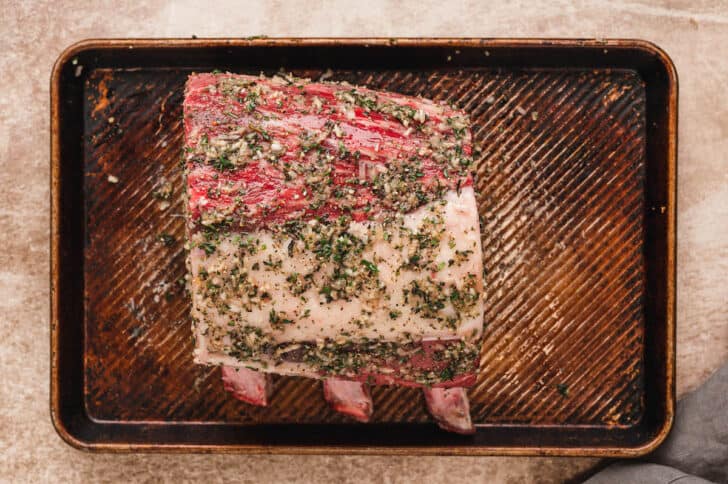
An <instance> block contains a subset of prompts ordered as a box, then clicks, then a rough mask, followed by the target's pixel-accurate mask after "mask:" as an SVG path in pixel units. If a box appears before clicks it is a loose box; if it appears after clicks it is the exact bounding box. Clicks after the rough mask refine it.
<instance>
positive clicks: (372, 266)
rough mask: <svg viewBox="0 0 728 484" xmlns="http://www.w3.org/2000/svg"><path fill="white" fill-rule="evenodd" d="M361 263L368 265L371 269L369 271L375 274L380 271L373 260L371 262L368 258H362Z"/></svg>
mask: <svg viewBox="0 0 728 484" xmlns="http://www.w3.org/2000/svg"><path fill="white" fill-rule="evenodd" d="M361 265H363V266H364V267H366V268H367V269H368V270H369V272H371V273H373V274H376V273H377V272H379V268H378V267H377V266H376V265H375V264H374V263H373V262H369V261H368V260H366V259H362V260H361Z"/></svg>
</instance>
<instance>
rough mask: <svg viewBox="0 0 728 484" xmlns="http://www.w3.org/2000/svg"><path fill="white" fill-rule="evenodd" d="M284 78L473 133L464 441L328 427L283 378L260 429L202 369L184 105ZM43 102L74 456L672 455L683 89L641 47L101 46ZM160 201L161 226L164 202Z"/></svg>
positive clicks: (398, 422)
mask: <svg viewBox="0 0 728 484" xmlns="http://www.w3.org/2000/svg"><path fill="white" fill-rule="evenodd" d="M281 68H282V69H285V70H286V71H291V72H293V73H294V74H296V75H299V76H305V77H311V78H314V79H315V78H319V77H320V76H322V75H324V74H325V76H324V77H328V78H329V79H331V80H338V81H343V80H346V81H349V82H351V83H356V84H364V85H367V86H369V87H372V88H376V89H385V90H392V91H397V92H402V93H405V94H414V95H422V96H425V97H428V98H433V99H437V100H444V101H450V102H453V103H455V104H456V105H458V106H460V107H462V108H464V109H465V110H467V111H468V112H469V113H470V115H471V117H472V120H473V123H474V129H473V131H474V137H475V142H476V143H478V144H480V145H481V147H482V154H481V155H479V156H478V157H477V159H476V176H477V184H476V187H477V192H478V203H479V210H480V213H481V215H482V217H483V220H484V234H483V247H484V249H483V250H484V261H485V265H486V271H487V275H486V289H485V291H486V294H485V300H486V305H487V310H486V316H485V325H486V331H485V337H484V340H483V349H482V354H481V362H480V371H479V379H478V382H477V384H476V386H475V387H473V388H472V389H471V390H470V399H471V405H472V414H473V418H474V420H475V422H476V423H477V427H478V431H477V433H476V434H475V435H474V436H471V437H463V436H457V435H452V434H449V433H446V432H443V431H441V430H439V429H438V428H437V427H436V426H435V425H434V424H433V423H432V422H431V421H430V418H429V417H428V415H427V413H426V412H425V408H424V402H423V400H422V398H421V396H420V393H419V392H417V391H416V390H413V389H408V388H397V387H377V388H375V389H374V391H373V397H374V401H375V409H376V410H375V413H374V416H373V422H372V423H371V424H367V425H361V424H355V423H352V422H351V421H349V420H346V418H345V417H342V416H340V415H338V414H336V413H334V412H332V411H331V410H330V409H329V408H328V407H327V405H326V404H325V402H324V400H323V398H322V396H321V386H320V383H318V382H316V381H312V380H307V379H300V378H276V380H275V385H274V392H273V399H272V401H273V403H272V405H271V407H269V408H254V407H251V406H248V405H245V404H243V403H240V402H238V401H236V400H235V399H233V398H231V397H229V396H228V395H227V394H226V393H225V392H224V390H223V388H222V384H221V382H220V374H219V370H218V369H214V368H212V369H211V368H206V367H201V366H197V365H194V364H193V362H192V341H191V336H190V329H189V324H188V311H189V302H188V298H187V297H186V296H185V294H184V293H183V290H182V288H181V286H180V285H179V284H178V283H177V281H179V279H180V278H182V277H183V276H184V270H185V269H184V249H183V244H182V237H183V219H182V218H181V216H180V215H181V213H182V210H181V203H182V202H181V195H182V191H183V185H182V178H181V170H180V168H179V157H180V151H181V147H182V123H181V115H182V112H181V101H182V88H183V84H184V82H185V78H186V76H187V75H188V74H189V73H190V72H192V71H209V70H213V69H220V70H230V71H233V72H246V73H258V72H261V71H263V72H266V73H269V74H270V73H274V72H276V71H278V70H279V69H281ZM51 101H52V102H51V106H52V107H51V126H52V138H51V152H52V158H51V164H52V178H51V184H52V247H51V249H52V250H51V254H52V274H51V282H52V304H51V308H52V309H51V325H52V331H51V360H52V370H51V390H52V391H51V415H52V419H53V422H54V424H55V426H56V429H57V430H58V432H59V434H60V435H61V436H62V437H63V438H64V439H65V440H66V441H67V442H69V443H71V444H72V445H74V446H77V447H80V448H84V449H89V450H109V451H130V450H144V451H171V450H177V451H179V450H187V451H204V452H213V451H215V452H231V451H239V452H278V453H280V452H290V453H377V454H380V453H382V454H386V453H389V454H395V453H397V454H402V453H408V454H415V453H421V454H424V453H427V454H459V455H476V454H551V455H598V456H635V455H641V454H644V453H646V452H648V451H650V450H651V449H654V448H655V447H656V446H657V445H658V444H659V443H660V442H661V441H662V440H663V439H664V437H665V436H666V435H667V433H668V431H669V429H670V426H671V423H672V418H673V411H674V383H675V377H674V358H675V346H674V341H675V336H674V335H675V317H674V316H675V233H676V232H675V213H676V212H675V187H676V124H677V78H676V73H675V70H674V67H673V65H672V63H671V62H670V60H669V58H668V57H667V55H666V54H665V53H664V52H662V51H661V50H660V49H659V48H657V47H655V46H654V45H652V44H650V43H647V42H643V41H635V40H606V41H595V40H538V39H530V40H516V39H495V40H493V39H254V40H237V39H235V40H209V39H197V40H180V39H177V40H92V41H86V42H82V43H80V44H77V45H74V46H72V47H70V48H69V49H67V50H66V51H65V52H64V53H63V54H62V55H61V57H60V58H59V60H58V62H57V63H56V66H55V68H54V70H53V77H52V84H51ZM162 177H163V178H165V179H166V180H168V181H169V182H170V183H171V185H172V187H173V196H172V199H171V200H170V202H171V204H170V206H169V207H165V206H164V204H162V205H161V206H160V200H158V199H157V198H155V196H154V193H155V190H157V189H158V188H159V184H160V179H161V178H162ZM160 234H166V235H170V236H171V237H172V238H173V239H174V240H173V241H172V239H170V238H169V237H167V238H166V241H167V244H165V243H161V242H160V241H159V236H160ZM170 242H171V243H170Z"/></svg>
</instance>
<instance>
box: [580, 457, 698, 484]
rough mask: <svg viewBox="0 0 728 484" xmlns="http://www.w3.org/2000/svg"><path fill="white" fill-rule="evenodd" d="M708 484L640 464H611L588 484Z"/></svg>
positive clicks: (696, 478)
mask: <svg viewBox="0 0 728 484" xmlns="http://www.w3.org/2000/svg"><path fill="white" fill-rule="evenodd" d="M673 482H675V483H677V482H679V483H680V484H710V482H711V481H706V480H705V479H701V478H700V477H695V476H691V475H690V474H685V473H684V472H682V471H679V470H677V469H673V468H672V467H668V466H661V465H659V464H647V463H640V462H620V463H618V464H612V465H611V466H609V467H607V468H606V469H604V470H603V471H601V472H600V473H598V474H596V475H595V476H594V477H592V478H591V479H589V480H587V481H586V483H588V484H614V483H619V484H622V483H624V484H632V483H635V484H637V483H639V484H667V483H673Z"/></svg>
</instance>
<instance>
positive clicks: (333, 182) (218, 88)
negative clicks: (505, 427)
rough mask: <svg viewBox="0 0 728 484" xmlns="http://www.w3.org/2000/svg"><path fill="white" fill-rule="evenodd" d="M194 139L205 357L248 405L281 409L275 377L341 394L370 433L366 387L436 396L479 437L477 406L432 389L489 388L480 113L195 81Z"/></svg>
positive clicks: (188, 147) (247, 79)
mask: <svg viewBox="0 0 728 484" xmlns="http://www.w3.org/2000/svg"><path fill="white" fill-rule="evenodd" d="M184 125H185V153H184V160H185V167H186V175H187V196H188V203H187V227H188V238H189V240H188V244H189V252H188V266H189V271H190V277H191V283H190V284H191V285H190V288H191V294H192V319H193V332H194V335H195V339H196V344H195V360H196V361H197V362H198V363H200V364H207V365H222V366H223V367H224V375H225V381H226V388H228V389H230V390H231V391H233V392H234V394H235V395H236V396H237V397H238V398H240V399H241V400H244V401H247V402H249V403H257V404H266V403H267V401H268V391H267V388H268V385H267V382H266V381H265V380H264V376H263V375H261V373H277V374H283V375H299V376H306V377H311V378H319V379H325V380H327V379H330V381H328V382H327V384H326V392H325V393H326V397H327V400H329V401H330V402H332V405H334V406H335V408H338V409H343V410H341V411H343V412H345V413H348V414H350V415H353V416H355V418H357V419H358V420H367V419H368V417H369V415H370V414H371V409H372V404H371V398H370V397H369V392H368V389H367V388H366V385H367V384H398V385H410V386H421V387H424V388H426V389H427V391H428V392H429V393H428V396H427V398H428V400H427V401H428V404H429V408H430V409H431V411H432V412H433V414H434V416H435V417H436V419H437V421H438V422H439V423H440V424H441V426H443V427H444V428H448V429H451V430H455V431H458V432H465V433H467V432H470V431H472V424H470V423H469V422H470V421H469V419H467V422H468V424H469V426H468V425H463V423H462V422H463V421H464V419H463V412H466V413H467V410H468V409H467V406H468V402H467V396H466V395H465V392H464V391H462V390H460V391H459V393H458V398H452V395H454V393H453V392H432V391H430V389H433V388H452V387H457V388H462V387H467V386H469V385H472V384H473V383H474V381H475V373H474V372H475V369H476V362H477V357H478V352H479V340H480V336H481V331H482V319H483V301H482V296H481V295H482V284H483V278H482V269H483V263H482V255H481V246H480V228H479V223H478V213H477V207H476V201H475V195H474V192H473V180H472V177H471V174H470V166H471V163H472V157H471V149H472V148H471V134H470V127H469V120H468V117H467V115H466V114H465V113H463V112H462V111H458V110H455V109H452V108H450V107H448V106H446V105H442V104H438V103H435V102H433V101H430V100H427V99H422V98H415V97H408V96H402V95H399V94H394V93H388V92H379V91H373V90H369V89H365V88H360V87H353V86H350V85H344V84H335V83H313V82H309V81H306V80H302V79H296V78H290V77H274V78H266V77H262V76H260V77H257V76H246V75H235V74H214V73H213V74H193V75H191V76H190V77H189V79H188V82H187V86H186V91H185V101H184ZM236 368H237V369H244V370H245V371H237V372H235V374H233V373H231V369H236ZM246 379H248V380H251V379H252V380H257V381H252V382H251V381H248V380H246ZM261 379H263V380H261ZM357 382H358V384H357ZM246 388H250V389H252V391H253V392H254V394H253V395H247V396H246V395H245V391H246ZM446 397H447V398H446ZM347 398H350V399H351V401H347ZM433 399H434V400H433ZM453 405H455V406H457V408H455V409H454V411H453ZM443 408H445V410H443ZM346 409H349V410H350V411H348V412H347V411H346ZM351 409H355V410H351ZM448 415H459V416H460V421H459V422H457V423H456V424H448V423H447V421H446V420H447V419H448ZM443 422H445V423H443ZM466 427H467V428H466Z"/></svg>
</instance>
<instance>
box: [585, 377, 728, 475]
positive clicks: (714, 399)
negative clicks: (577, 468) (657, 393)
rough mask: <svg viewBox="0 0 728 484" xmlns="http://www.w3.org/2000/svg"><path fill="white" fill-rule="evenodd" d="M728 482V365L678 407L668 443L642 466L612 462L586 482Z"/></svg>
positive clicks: (648, 457)
mask: <svg viewBox="0 0 728 484" xmlns="http://www.w3.org/2000/svg"><path fill="white" fill-rule="evenodd" d="M705 479H709V480H710V481H715V482H720V483H727V484H728V365H725V366H723V367H722V368H721V369H719V370H718V371H716V372H715V373H714V374H713V375H712V376H711V377H710V378H709V379H708V381H706V382H705V383H704V384H703V385H702V386H701V387H700V388H698V389H697V390H695V391H694V392H692V393H690V394H688V395H686V396H685V397H684V398H683V399H682V400H680V401H679V402H678V404H677V410H676V417H675V424H674V426H673V429H672V432H670V435H669V436H668V437H667V439H666V440H665V442H664V443H663V444H662V445H661V446H660V447H659V448H658V449H657V450H656V451H655V452H653V453H652V454H650V455H648V456H646V457H645V458H644V459H643V462H639V461H635V462H627V463H617V464H612V465H611V466H609V467H607V468H606V469H604V470H603V471H601V472H599V473H597V474H596V475H594V476H593V477H591V478H590V479H588V480H587V481H586V482H587V483H589V484H596V483H612V482H619V483H622V482H623V483H645V484H649V483H653V482H654V483H664V484H669V483H674V482H680V483H681V484H684V483H699V482H710V481H706V480H705Z"/></svg>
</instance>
